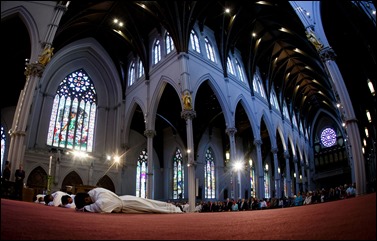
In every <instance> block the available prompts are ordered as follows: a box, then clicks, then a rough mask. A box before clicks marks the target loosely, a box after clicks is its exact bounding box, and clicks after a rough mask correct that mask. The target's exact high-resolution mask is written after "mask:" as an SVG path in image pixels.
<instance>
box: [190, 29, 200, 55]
mask: <svg viewBox="0 0 377 241" xmlns="http://www.w3.org/2000/svg"><path fill="white" fill-rule="evenodd" d="M190 41H191V48H192V49H193V50H195V51H196V52H198V53H200V45H199V39H198V36H197V35H196V33H195V32H194V30H191V37H190Z"/></svg>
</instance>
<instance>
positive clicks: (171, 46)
mask: <svg viewBox="0 0 377 241" xmlns="http://www.w3.org/2000/svg"><path fill="white" fill-rule="evenodd" d="M165 47H166V54H169V53H170V52H171V51H173V50H174V43H173V39H172V38H171V36H170V34H169V33H166V36H165Z"/></svg>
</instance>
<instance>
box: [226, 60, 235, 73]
mask: <svg viewBox="0 0 377 241" xmlns="http://www.w3.org/2000/svg"><path fill="white" fill-rule="evenodd" d="M227 67H228V72H229V73H231V74H233V75H234V70H233V64H232V61H231V60H230V58H229V57H228V61H227Z"/></svg>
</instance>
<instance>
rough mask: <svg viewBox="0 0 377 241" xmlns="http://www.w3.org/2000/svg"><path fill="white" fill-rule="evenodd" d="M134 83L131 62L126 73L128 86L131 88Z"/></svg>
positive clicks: (133, 70) (133, 67) (133, 71)
mask: <svg viewBox="0 0 377 241" xmlns="http://www.w3.org/2000/svg"><path fill="white" fill-rule="evenodd" d="M134 83H135V63H134V62H133V61H132V63H131V64H130V69H129V72H128V86H131V85H133V84H134Z"/></svg>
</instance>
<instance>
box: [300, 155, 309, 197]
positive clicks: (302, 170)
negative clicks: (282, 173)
mask: <svg viewBox="0 0 377 241" xmlns="http://www.w3.org/2000/svg"><path fill="white" fill-rule="evenodd" d="M300 163H301V173H302V174H301V175H302V180H301V181H302V191H303V192H305V191H306V189H307V188H306V182H305V180H306V178H305V175H306V173H305V164H304V161H301V162H300Z"/></svg>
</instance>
